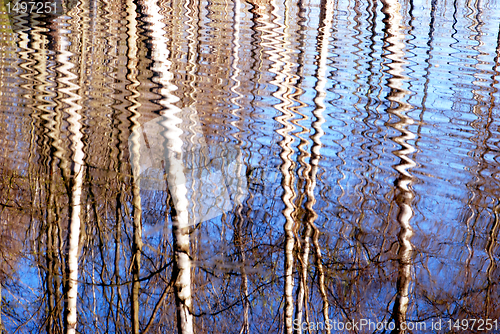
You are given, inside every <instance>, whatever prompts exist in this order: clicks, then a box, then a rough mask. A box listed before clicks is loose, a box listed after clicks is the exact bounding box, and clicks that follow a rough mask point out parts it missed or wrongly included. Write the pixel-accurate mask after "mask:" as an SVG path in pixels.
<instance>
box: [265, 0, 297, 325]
mask: <svg viewBox="0 0 500 334" xmlns="http://www.w3.org/2000/svg"><path fill="white" fill-rule="evenodd" d="M271 6H272V8H273V11H272V13H273V15H274V16H275V19H274V21H273V22H274V23H275V24H279V23H278V22H279V21H278V20H279V19H281V16H280V15H279V11H278V6H277V4H276V3H275V1H271ZM280 28H281V27H280ZM275 30H276V31H279V30H280V29H275ZM274 34H275V32H273V35H274ZM286 34H287V29H286V28H285V29H284V32H283V39H284V42H282V43H283V44H284V45H283V46H282V47H280V48H279V49H278V48H276V46H275V45H274V42H273V43H269V46H271V47H272V48H273V49H274V50H273V51H272V54H271V59H272V61H273V62H274V63H273V65H272V66H271V68H270V72H272V73H274V74H276V77H275V79H274V80H273V81H272V82H271V83H272V84H274V85H276V86H277V87H278V91H277V92H275V93H274V94H273V95H274V96H275V97H277V98H278V99H279V100H280V101H281V102H280V103H279V104H278V105H276V106H275V108H276V109H278V110H279V111H280V112H281V113H282V115H281V116H278V117H276V120H277V121H278V122H279V123H280V124H281V125H282V126H283V127H282V128H281V129H279V130H277V132H278V134H280V135H281V136H282V138H283V139H282V140H281V141H280V142H279V144H278V145H279V146H280V147H281V153H280V158H281V160H282V164H281V168H280V170H281V173H282V175H283V178H282V182H281V185H282V187H283V196H282V200H283V203H284V205H285V208H284V209H283V216H284V217H285V224H284V226H283V228H284V234H285V245H284V248H285V249H284V253H285V259H284V276H285V282H284V297H285V307H284V323H285V333H287V334H291V333H292V332H293V311H294V302H293V285H294V278H293V262H294V247H295V236H294V228H295V225H296V224H295V221H294V217H293V212H294V211H295V205H294V203H293V200H294V198H295V197H296V194H295V191H294V189H293V187H294V183H295V177H294V175H293V173H294V169H295V168H294V166H295V163H294V162H293V160H292V155H293V148H292V144H293V142H294V141H295V139H294V138H293V135H291V134H290V133H291V132H292V131H293V130H294V129H295V127H294V125H293V124H292V123H291V122H290V121H291V119H292V118H293V117H294V113H293V112H292V111H291V110H290V107H291V106H292V105H293V102H292V101H291V100H290V94H292V93H293V88H292V86H293V84H292V82H293V75H291V74H290V69H291V68H292V66H293V64H292V62H290V50H287V49H286V47H287V46H288V44H289V42H288V41H287V38H286ZM263 38H264V37H263ZM267 38H268V39H271V37H267ZM280 43H281V42H280ZM282 48H283V49H282ZM278 50H279V51H278ZM270 53H271V52H270ZM278 54H279V55H278ZM281 66H283V69H282V70H280V67H281Z"/></svg>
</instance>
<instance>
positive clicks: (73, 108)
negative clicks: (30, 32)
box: [57, 33, 85, 334]
mask: <svg viewBox="0 0 500 334" xmlns="http://www.w3.org/2000/svg"><path fill="white" fill-rule="evenodd" d="M59 36H60V37H59V41H58V43H59V47H60V50H59V54H58V56H57V60H58V61H59V62H60V63H61V64H62V65H61V66H60V67H59V68H58V69H57V70H58V72H60V73H61V74H62V77H61V78H59V79H58V81H59V82H60V83H62V84H63V85H64V87H65V88H61V89H60V91H61V92H62V93H64V94H65V95H66V96H67V98H65V99H63V100H64V102H65V103H67V104H68V105H69V107H68V108H67V113H68V119H67V121H68V124H69V125H68V130H69V139H70V145H71V151H72V153H73V155H72V159H71V166H70V172H68V166H67V165H66V163H65V162H64V161H63V162H62V163H61V168H62V169H63V173H64V174H65V175H66V177H68V176H69V178H68V181H69V182H70V193H69V194H68V196H69V204H70V207H69V225H68V240H67V247H66V251H67V255H66V267H67V272H66V282H65V283H66V284H65V301H66V303H65V332H66V333H67V334H73V333H76V326H77V298H78V258H79V241H80V225H81V200H82V186H83V177H84V166H83V164H84V161H83V160H84V157H85V154H84V152H83V141H82V138H83V134H82V124H81V121H82V116H81V115H80V114H79V111H80V110H81V109H82V107H81V106H80V105H79V104H78V103H77V101H79V100H80V99H81V97H80V96H79V95H78V94H76V93H74V91H75V90H77V89H78V88H80V86H78V85H76V84H75V83H73V80H74V79H77V76H76V75H75V74H73V73H72V72H71V69H72V68H73V67H74V65H73V64H72V63H71V62H70V56H71V55H72V53H71V52H69V51H67V48H68V47H69V45H70V42H69V41H68V39H67V37H66V35H65V34H64V33H61V34H60V35H59ZM81 38H82V45H85V35H84V34H82V37H81ZM84 49H85V48H84V47H82V58H83V57H84V56H85V55H84ZM82 62H83V60H82ZM80 75H81V74H80Z"/></svg>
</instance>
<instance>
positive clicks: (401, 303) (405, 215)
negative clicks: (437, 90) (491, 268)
mask: <svg viewBox="0 0 500 334" xmlns="http://www.w3.org/2000/svg"><path fill="white" fill-rule="evenodd" d="M382 3H383V7H382V12H383V13H384V14H385V19H384V23H385V41H386V43H387V47H386V50H387V51H388V53H389V54H388V55H387V58H388V59H389V60H390V62H389V63H388V64H387V67H388V68H389V70H388V71H387V72H388V73H389V74H390V75H391V77H390V78H389V79H388V86H389V88H390V89H391V91H390V93H389V96H388V97H387V99H388V100H389V101H390V102H391V106H390V107H389V108H388V110H387V111H388V112H389V113H391V114H393V115H395V116H396V117H398V118H399V121H398V122H396V123H395V124H392V127H394V128H395V129H396V130H397V131H399V132H400V133H401V135H400V136H398V137H396V138H394V141H395V142H396V143H397V144H399V145H401V146H402V149H400V150H397V151H395V152H394V154H395V155H396V156H397V157H399V158H400V162H399V164H397V165H396V166H394V168H395V169H396V171H397V172H398V173H399V176H398V178H397V180H396V187H397V191H396V193H397V195H396V204H397V205H398V214H397V221H398V224H399V226H400V230H399V235H398V241H399V250H398V258H399V273H398V279H397V294H396V300H395V302H394V307H393V315H392V316H393V318H394V321H395V325H396V332H403V331H402V330H398V328H399V327H400V326H401V324H402V323H403V322H404V321H405V320H406V311H407V309H408V303H409V287H410V282H411V257H412V244H411V242H410V239H411V236H412V234H413V229H412V227H411V225H410V219H411V217H412V216H413V210H412V208H411V201H412V198H413V193H412V191H411V190H410V188H409V186H410V183H411V181H412V176H411V174H410V173H409V172H408V169H410V168H412V167H414V166H415V162H414V161H413V160H411V159H410V158H409V157H408V155H409V154H412V153H413V152H415V148H414V147H413V146H412V145H410V144H409V143H408V142H407V141H408V140H412V139H414V138H415V135H414V134H413V133H411V132H410V131H409V130H408V129H407V127H408V125H410V124H413V119H412V118H410V117H409V116H407V115H406V112H408V111H409V110H410V109H411V106H410V105H409V104H408V103H407V102H406V96H407V95H408V91H407V90H405V89H404V87H403V84H404V82H405V80H407V77H406V76H405V75H404V66H405V61H404V48H405V44H404V38H405V34H404V31H403V22H402V21H403V17H402V15H401V4H400V3H399V1H398V0H383V1H382Z"/></svg>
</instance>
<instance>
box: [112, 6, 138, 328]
mask: <svg viewBox="0 0 500 334" xmlns="http://www.w3.org/2000/svg"><path fill="white" fill-rule="evenodd" d="M127 3H128V6H127V9H128V17H127V20H128V29H129V34H128V40H127V44H128V60H129V63H128V66H127V67H128V68H129V71H130V73H129V76H128V79H130V80H131V81H132V84H131V85H130V87H129V90H131V91H132V92H133V93H134V94H133V96H131V97H130V100H131V102H132V104H133V105H132V106H131V107H130V108H129V110H130V112H131V113H132V116H131V117H130V121H131V129H130V131H131V135H130V139H129V143H130V146H129V149H130V155H131V158H132V168H140V164H139V163H140V151H139V148H140V145H139V134H138V132H137V131H134V130H136V129H137V128H138V127H139V120H138V119H139V117H140V113H139V112H138V111H137V108H138V107H139V103H138V102H137V101H136V98H137V96H138V93H137V91H136V87H137V86H138V85H139V83H138V81H137V78H136V72H135V71H136V66H137V28H136V22H137V21H136V20H137V14H136V11H135V9H136V5H135V4H134V3H133V2H132V1H128V2H127ZM136 172H137V173H135V172H134V176H132V216H133V217H132V226H133V227H132V228H133V238H132V263H131V265H132V292H131V320H132V332H133V333H134V334H137V333H139V292H140V288H141V283H140V281H139V275H140V271H141V251H142V205H141V189H140V183H139V181H138V180H137V178H136V175H139V171H136ZM117 219H120V218H119V217H117ZM120 228H121V227H120V225H118V226H117V233H120ZM117 238H119V236H117ZM117 245H118V243H117ZM118 251H119V249H118V248H117V249H116V251H115V256H116V262H115V271H116V272H115V276H116V279H118V270H119V269H118V266H119V260H118V257H119V253H118Z"/></svg>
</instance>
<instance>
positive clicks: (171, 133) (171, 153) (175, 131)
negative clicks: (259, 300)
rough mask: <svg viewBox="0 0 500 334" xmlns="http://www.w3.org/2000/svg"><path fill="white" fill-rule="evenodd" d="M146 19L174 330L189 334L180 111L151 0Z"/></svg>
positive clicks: (190, 318)
mask: <svg viewBox="0 0 500 334" xmlns="http://www.w3.org/2000/svg"><path fill="white" fill-rule="evenodd" d="M145 13H146V14H147V16H148V18H146V20H147V21H148V22H149V23H150V24H151V26H150V29H151V30H152V32H151V39H152V40H151V44H152V49H153V50H152V60H153V70H154V71H155V72H157V73H159V74H160V77H159V78H158V79H157V80H156V81H157V82H158V83H159V84H160V85H161V89H160V94H161V95H162V97H163V98H162V100H161V101H160V104H161V105H162V106H164V107H165V109H164V110H163V111H162V112H161V115H162V116H163V117H162V120H161V122H160V124H161V126H162V127H163V129H164V131H163V132H162V136H163V137H164V144H163V145H164V152H165V155H164V157H165V160H166V161H164V168H165V171H168V173H167V174H166V181H167V187H168V188H167V190H168V192H169V194H170V196H171V202H172V204H173V205H172V208H171V218H172V234H173V239H174V273H173V275H174V294H175V300H176V306H177V328H178V332H179V333H181V334H191V333H193V316H192V296H191V258H190V238H189V226H190V224H189V213H188V205H189V202H188V198H187V193H188V192H187V188H186V176H185V175H184V164H183V158H182V144H183V141H182V138H181V135H182V130H181V129H180V128H178V127H177V125H179V124H180V123H181V122H182V120H181V118H179V116H177V115H176V114H178V113H179V112H180V111H181V109H179V108H178V107H176V106H175V105H174V104H173V103H174V102H176V101H177V100H178V98H177V97H175V95H174V94H173V92H174V91H175V90H176V89H177V87H176V86H175V85H173V84H172V83H171V80H172V73H171V72H170V66H171V62H170V61H169V60H168V58H169V54H170V52H169V50H168V45H167V42H168V39H167V37H166V36H165V30H164V27H165V24H164V23H163V21H164V20H165V18H164V17H163V16H162V15H161V14H160V8H159V6H158V5H157V4H156V2H155V1H147V2H146V4H145Z"/></svg>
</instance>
